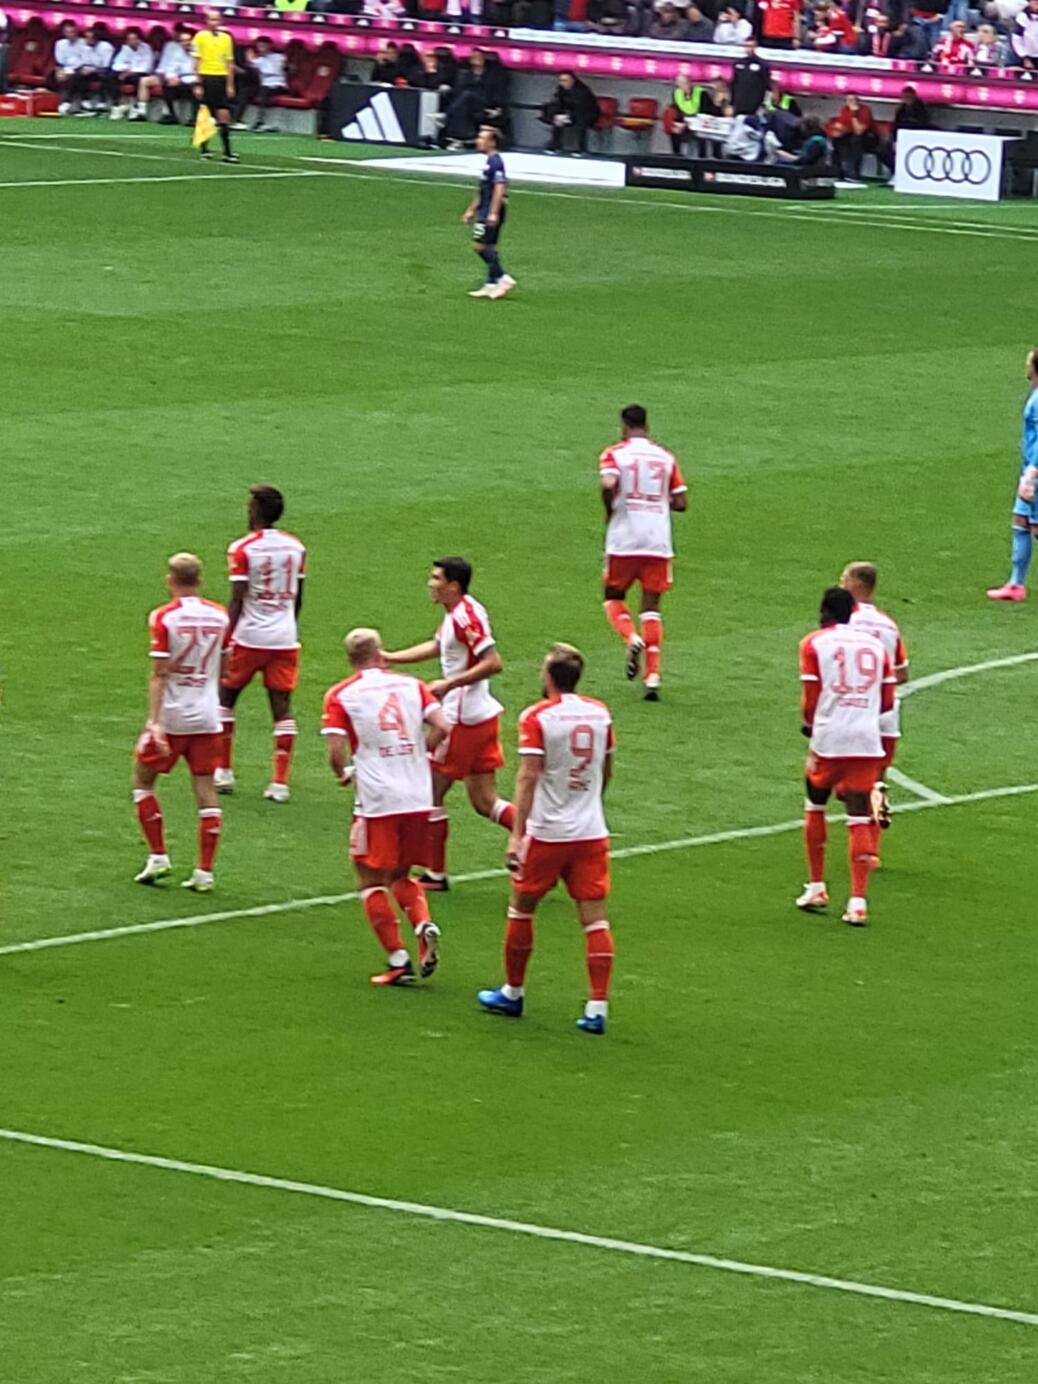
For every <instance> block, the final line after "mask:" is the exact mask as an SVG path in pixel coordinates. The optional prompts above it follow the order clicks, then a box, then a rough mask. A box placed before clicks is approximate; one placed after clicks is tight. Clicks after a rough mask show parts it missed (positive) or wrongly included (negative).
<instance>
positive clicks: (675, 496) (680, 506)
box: [670, 490, 688, 514]
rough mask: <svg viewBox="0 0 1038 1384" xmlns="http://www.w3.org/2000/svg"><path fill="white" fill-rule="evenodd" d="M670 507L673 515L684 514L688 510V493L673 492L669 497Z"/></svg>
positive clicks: (681, 491)
mask: <svg viewBox="0 0 1038 1384" xmlns="http://www.w3.org/2000/svg"><path fill="white" fill-rule="evenodd" d="M670 507H671V509H672V510H673V512H674V513H675V514H684V513H685V511H686V510H687V509H688V491H687V490H677V491H674V492H673V493H672V494H671V497H670Z"/></svg>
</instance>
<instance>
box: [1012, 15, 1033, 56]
mask: <svg viewBox="0 0 1038 1384" xmlns="http://www.w3.org/2000/svg"><path fill="white" fill-rule="evenodd" d="M1016 24H1017V29H1018V31H1019V32H1018V33H1015V34H1014V35H1013V37H1012V44H1013V51H1014V53H1016V55H1017V56H1018V57H1021V58H1038V14H1031V13H1030V12H1029V11H1028V10H1021V12H1020V13H1019V14H1018V15H1017V17H1016Z"/></svg>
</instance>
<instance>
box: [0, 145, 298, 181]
mask: <svg viewBox="0 0 1038 1384" xmlns="http://www.w3.org/2000/svg"><path fill="white" fill-rule="evenodd" d="M94 138H95V139H99V138H100V136H94ZM0 146H5V147H7V148H9V149H31V148H32V147H33V145H32V143H31V141H29V140H27V139H25V138H21V139H10V138H6V137H0ZM43 147H44V148H45V149H46V151H47V153H48V154H92V155H96V156H97V157H98V158H104V159H140V160H146V161H147V162H149V163H178V164H181V165H182V164H183V163H184V162H185V161H186V160H187V159H188V158H190V157H191V154H192V151H191V150H190V149H188V148H186V147H185V148H184V149H182V150H180V151H179V152H176V153H169V154H144V153H139V152H138V151H137V150H133V151H131V150H129V149H88V148H87V147H86V146H85V144H84V145H82V146H76V145H73V146H72V147H71V148H70V147H69V146H68V145H64V144H47V145H44V146H43ZM249 167H250V168H251V169H255V170H258V171H259V172H261V173H285V172H291V169H284V168H281V167H279V166H278V165H277V164H273V163H253V164H250V165H249ZM88 181H90V182H100V181H102V180H101V179H100V178H96V179H88Z"/></svg>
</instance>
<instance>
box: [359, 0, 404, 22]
mask: <svg viewBox="0 0 1038 1384" xmlns="http://www.w3.org/2000/svg"><path fill="white" fill-rule="evenodd" d="M361 12H362V14H364V15H366V16H367V17H368V19H403V18H404V16H405V14H406V11H405V9H404V7H403V5H402V4H401V0H364V8H363V10H362V11H361Z"/></svg>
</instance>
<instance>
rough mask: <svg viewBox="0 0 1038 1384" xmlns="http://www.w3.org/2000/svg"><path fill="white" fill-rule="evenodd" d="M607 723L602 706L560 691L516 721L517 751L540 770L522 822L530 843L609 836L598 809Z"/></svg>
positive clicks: (610, 741) (609, 736) (609, 737)
mask: <svg viewBox="0 0 1038 1384" xmlns="http://www.w3.org/2000/svg"><path fill="white" fill-rule="evenodd" d="M614 743H615V742H614V738H613V721H612V717H611V716H610V714H609V708H608V707H607V706H606V705H605V703H604V702H598V701H595V699H594V698H593V697H580V696H578V695H577V694H576V693H575V692H566V693H563V695H562V696H561V697H551V698H549V699H548V700H547V701H543V702H537V703H536V704H535V705H533V706H528V707H527V708H526V710H525V711H524V712H523V714H522V715H521V716H520V718H519V753H520V754H521V755H533V756H537V757H539V758H540V760H541V762H542V765H543V768H542V770H541V775H540V777H539V778H538V780H537V787H536V789H535V790H534V795H533V806H532V808H531V810H530V816H529V819H528V821H527V823H526V834H527V836H531V837H533V839H534V840H535V841H600V840H602V838H603V837H606V836H608V835H609V828H608V827H607V826H606V819H605V812H604V810H603V807H602V790H603V787H604V783H605V778H604V775H605V763H606V757H607V756H608V755H610V754H611V753H612V750H613V745H614Z"/></svg>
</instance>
